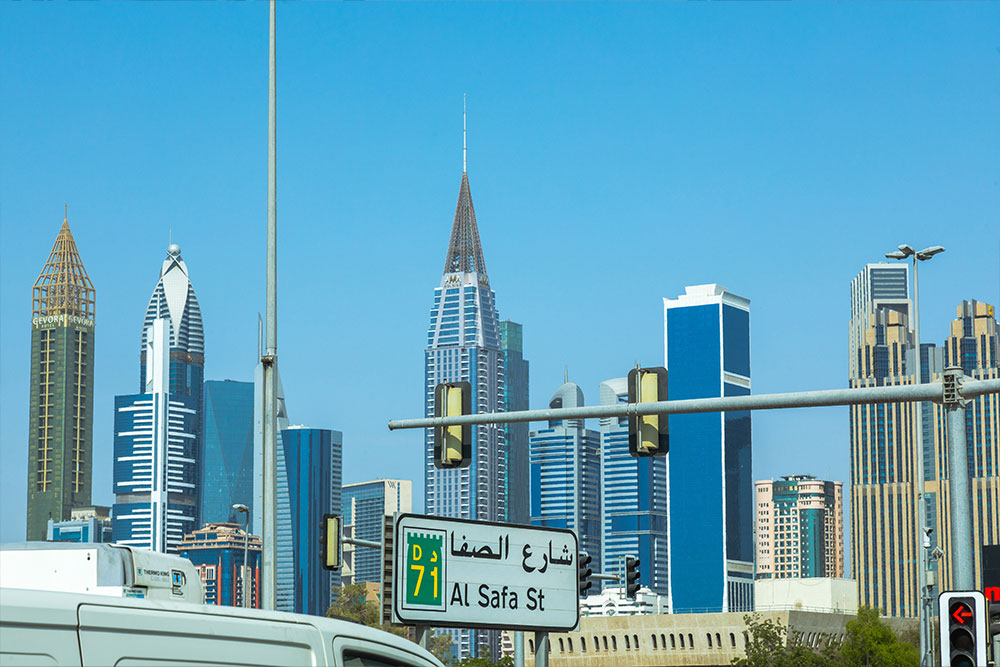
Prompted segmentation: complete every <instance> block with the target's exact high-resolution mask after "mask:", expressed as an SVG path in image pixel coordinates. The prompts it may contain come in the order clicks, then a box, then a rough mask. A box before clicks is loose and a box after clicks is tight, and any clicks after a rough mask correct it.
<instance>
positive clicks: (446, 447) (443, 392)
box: [434, 382, 472, 468]
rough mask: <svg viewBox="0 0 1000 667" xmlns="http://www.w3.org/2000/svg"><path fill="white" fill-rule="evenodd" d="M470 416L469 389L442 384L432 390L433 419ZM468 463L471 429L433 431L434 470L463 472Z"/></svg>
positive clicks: (457, 384) (439, 428) (463, 384)
mask: <svg viewBox="0 0 1000 667" xmlns="http://www.w3.org/2000/svg"><path fill="white" fill-rule="evenodd" d="M469 414H472V385H471V384H469V383H468V382H442V383H441V384H439V385H438V386H437V387H435V388H434V416H435V417H457V416H459V415H469ZM471 461H472V426H471V425H469V424H465V425H461V426H435V427H434V465H435V466H437V467H438V468H465V467H467V466H468V465H469V463H470V462H471Z"/></svg>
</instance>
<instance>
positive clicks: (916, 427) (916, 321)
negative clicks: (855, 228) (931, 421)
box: [913, 254, 930, 666]
mask: <svg viewBox="0 0 1000 667" xmlns="http://www.w3.org/2000/svg"><path fill="white" fill-rule="evenodd" d="M913 338H914V344H915V348H916V357H915V364H914V369H913V384H921V383H922V382H923V380H924V378H923V373H922V372H921V371H922V365H923V364H922V358H921V349H920V283H919V280H918V274H917V255H916V254H914V255H913ZM913 415H914V423H913V432H914V443H913V445H914V450H913V451H914V454H913V456H914V458H915V459H916V461H915V465H914V470H913V473H914V475H913V487H914V491H915V492H916V496H915V501H916V503H917V536H916V537H917V539H916V544H915V545H914V546H915V547H916V550H917V619H918V624H919V625H918V627H919V628H920V664H921V665H922V666H923V665H925V664H926V661H927V644H928V641H927V640H928V637H929V636H930V632H929V628H928V626H927V623H928V619H929V618H930V615H929V614H928V613H927V612H928V610H927V604H928V603H929V602H930V597H929V596H928V595H927V593H928V591H927V547H928V546H929V544H928V545H926V546H925V541H927V540H928V539H929V538H928V536H927V533H926V530H927V507H926V505H925V503H924V488H925V487H926V477H925V470H924V423H923V403H922V402H920V401H917V402H915V403H914V404H913Z"/></svg>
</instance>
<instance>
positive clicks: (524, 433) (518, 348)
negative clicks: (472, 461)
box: [500, 320, 530, 523]
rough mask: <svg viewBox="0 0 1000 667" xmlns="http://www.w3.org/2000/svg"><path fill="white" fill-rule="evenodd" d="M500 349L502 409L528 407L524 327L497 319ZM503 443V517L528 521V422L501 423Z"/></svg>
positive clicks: (510, 520) (515, 409)
mask: <svg viewBox="0 0 1000 667" xmlns="http://www.w3.org/2000/svg"><path fill="white" fill-rule="evenodd" d="M500 351H501V352H502V353H503V367H504V405H503V410H504V412H515V411H517V410H527V409H528V360H527V359H525V358H524V328H523V327H522V326H521V325H520V324H518V323H517V322H511V321H510V320H502V321H501V322H500ZM503 429H504V442H506V443H507V519H506V520H507V521H508V522H510V523H528V521H529V515H530V509H529V503H530V498H529V490H528V423H527V422H518V423H516V424H504V426H503Z"/></svg>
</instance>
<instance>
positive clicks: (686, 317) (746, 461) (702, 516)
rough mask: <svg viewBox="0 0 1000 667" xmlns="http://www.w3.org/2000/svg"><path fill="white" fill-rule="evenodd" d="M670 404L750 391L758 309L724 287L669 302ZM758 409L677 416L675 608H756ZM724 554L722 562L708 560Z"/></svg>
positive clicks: (702, 288)
mask: <svg viewBox="0 0 1000 667" xmlns="http://www.w3.org/2000/svg"><path fill="white" fill-rule="evenodd" d="M664 309H665V311H664V319H665V329H666V340H665V348H666V350H665V351H666V354H665V356H666V367H667V372H668V387H669V395H670V400H683V399H687V398H709V397H717V396H738V395H746V394H749V393H750V303H749V301H748V300H746V299H744V298H741V297H738V296H735V295H733V294H732V293H730V292H728V291H727V290H726V289H725V288H723V287H720V286H718V285H698V286H694V287H688V288H687V289H686V293H685V294H684V295H682V296H680V297H679V298H677V299H664ZM750 426H751V420H750V413H749V412H742V413H740V412H737V413H721V414H719V413H706V414H686V415H671V416H670V454H669V484H670V498H671V503H670V544H671V554H670V555H671V557H670V571H671V577H670V581H671V584H670V590H671V603H672V606H673V610H674V611H675V612H731V611H749V610H751V609H752V608H753V559H754V553H753V532H752V531H753V519H754V514H753V496H754V489H753V479H752V470H751V451H752V445H751V428H750ZM709 554H718V556H714V557H713V556H708V555H709Z"/></svg>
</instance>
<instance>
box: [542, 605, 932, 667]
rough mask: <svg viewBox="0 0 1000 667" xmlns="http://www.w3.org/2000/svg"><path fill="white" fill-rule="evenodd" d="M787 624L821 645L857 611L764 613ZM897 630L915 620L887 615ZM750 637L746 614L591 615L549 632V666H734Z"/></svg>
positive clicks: (798, 639) (840, 634)
mask: <svg viewBox="0 0 1000 667" xmlns="http://www.w3.org/2000/svg"><path fill="white" fill-rule="evenodd" d="M761 617H762V618H764V619H772V620H775V621H779V622H780V623H781V624H782V625H784V626H786V627H788V628H789V632H788V638H789V641H790V643H792V644H794V645H803V646H810V647H813V648H817V649H819V648H821V647H823V646H825V645H828V644H839V643H841V642H842V641H843V640H844V636H845V634H846V628H847V622H848V621H850V620H851V619H853V618H854V614H833V613H818V612H808V611H796V610H790V611H772V612H763V613H761ZM885 621H886V622H887V623H888V624H889V626H890V627H891V628H892V629H893V630H894V631H895V632H897V633H900V632H903V631H904V630H909V629H913V628H916V621H915V620H910V619H895V618H888V619H885ZM747 641H748V636H747V632H746V625H745V623H744V621H743V614H742V613H719V614H650V615H643V616H587V617H585V618H581V619H580V627H579V628H578V629H577V630H576V631H574V632H565V633H558V634H556V633H552V634H550V635H549V665H550V667H625V666H626V665H628V666H630V667H631V666H634V667H674V666H675V665H701V666H703V667H710V666H718V667H722V666H724V665H730V664H731V663H732V660H733V658H741V657H744V655H745V649H746V645H747ZM525 644H526V646H525V654H524V662H525V665H527V666H529V667H533V665H534V664H535V649H536V646H535V638H534V635H533V634H531V633H525Z"/></svg>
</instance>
